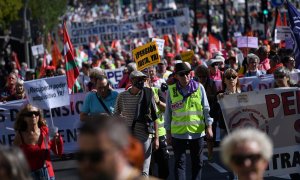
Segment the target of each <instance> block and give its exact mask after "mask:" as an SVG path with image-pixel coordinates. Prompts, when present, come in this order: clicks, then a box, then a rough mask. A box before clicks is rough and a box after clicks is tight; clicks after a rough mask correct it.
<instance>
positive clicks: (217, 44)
mask: <svg viewBox="0 0 300 180" xmlns="http://www.w3.org/2000/svg"><path fill="white" fill-rule="evenodd" d="M208 48H209V52H210V53H211V54H213V53H214V52H217V51H221V49H222V43H221V41H220V40H218V39H217V38H216V37H214V36H213V35H211V34H209V35H208Z"/></svg>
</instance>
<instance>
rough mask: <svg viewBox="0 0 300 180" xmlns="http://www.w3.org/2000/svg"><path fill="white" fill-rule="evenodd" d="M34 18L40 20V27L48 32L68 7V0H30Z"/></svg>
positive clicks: (44, 31) (44, 32)
mask: <svg viewBox="0 0 300 180" xmlns="http://www.w3.org/2000/svg"><path fill="white" fill-rule="evenodd" d="M29 8H30V10H31V15H32V18H33V19H35V20H37V21H38V22H39V26H40V27H39V29H40V30H41V31H42V32H43V34H46V33H48V32H50V31H52V29H53V28H54V27H55V26H56V25H57V24H58V23H59V17H61V16H62V15H63V14H64V13H65V11H66V8H67V0H29Z"/></svg>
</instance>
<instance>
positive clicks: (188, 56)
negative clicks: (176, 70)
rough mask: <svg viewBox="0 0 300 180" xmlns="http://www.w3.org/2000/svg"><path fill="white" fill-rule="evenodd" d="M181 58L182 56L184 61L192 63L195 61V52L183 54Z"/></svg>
mask: <svg viewBox="0 0 300 180" xmlns="http://www.w3.org/2000/svg"><path fill="white" fill-rule="evenodd" d="M180 56H181V59H182V61H184V62H188V63H191V62H192V59H193V56H194V51H193V50H191V51H185V52H182V53H181V54H180Z"/></svg>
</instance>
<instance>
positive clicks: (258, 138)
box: [221, 128, 273, 166]
mask: <svg viewBox="0 0 300 180" xmlns="http://www.w3.org/2000/svg"><path fill="white" fill-rule="evenodd" d="M243 142H256V143H257V144H258V146H259V147H260V153H261V155H262V157H263V158H264V159H265V160H267V161H269V160H270V159H271V157H272V155H273V143H272V141H271V139H270V138H269V137H268V136H267V135H266V134H265V133H263V132H261V131H260V130H258V129H254V128H241V129H237V130H234V131H233V132H232V133H230V134H229V135H228V136H226V137H225V139H224V140H223V141H222V142H221V158H222V161H223V162H224V164H225V165H227V166H228V165H229V164H230V158H231V156H232V152H233V150H234V149H235V148H236V146H237V144H239V143H243Z"/></svg>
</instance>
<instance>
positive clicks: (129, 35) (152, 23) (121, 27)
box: [68, 8, 190, 45]
mask: <svg viewBox="0 0 300 180" xmlns="http://www.w3.org/2000/svg"><path fill="white" fill-rule="evenodd" d="M189 18H190V16H189V10H188V8H183V9H178V10H167V11H162V12H153V13H146V14H143V15H141V16H138V17H134V18H131V19H127V20H119V21H118V20H117V19H113V18H102V19H98V20H96V21H93V22H68V31H69V34H70V38H71V42H72V43H73V45H82V44H89V42H90V41H91V40H92V39H95V37H97V38H98V39H99V40H101V41H103V42H105V41H112V40H116V39H134V38H149V28H152V29H153V31H154V32H153V33H154V35H156V36H159V35H164V34H175V33H189V31H190V22H189Z"/></svg>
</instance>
